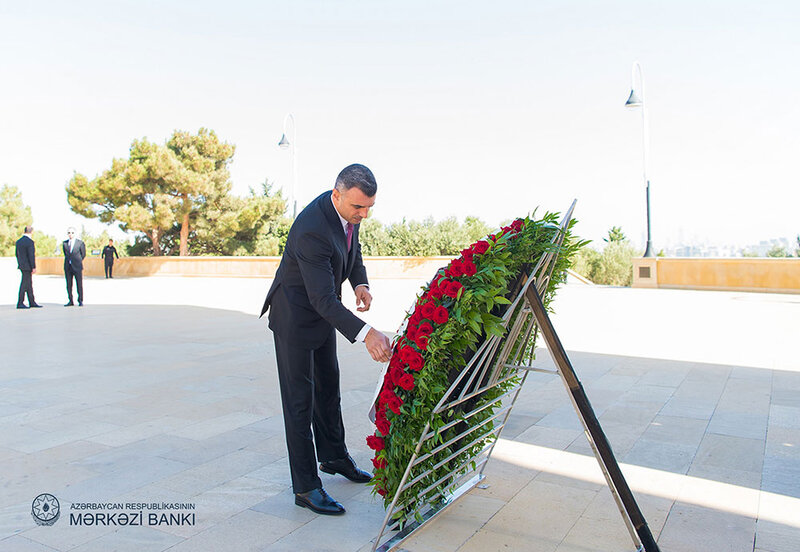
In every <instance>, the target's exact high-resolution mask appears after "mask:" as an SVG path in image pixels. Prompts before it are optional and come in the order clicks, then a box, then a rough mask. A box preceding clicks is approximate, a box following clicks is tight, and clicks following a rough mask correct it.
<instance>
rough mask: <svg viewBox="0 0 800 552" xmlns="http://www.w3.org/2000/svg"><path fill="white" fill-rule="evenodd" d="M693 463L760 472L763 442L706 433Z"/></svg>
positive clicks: (762, 459)
mask: <svg viewBox="0 0 800 552" xmlns="http://www.w3.org/2000/svg"><path fill="white" fill-rule="evenodd" d="M694 461H695V462H696V463H697V464H704V465H707V466H712V467H715V468H725V469H734V470H742V471H753V472H756V471H761V467H762V465H763V461H764V441H763V440H761V439H748V438H744V437H732V436H730V435H716V434H713V433H706V435H705V437H704V438H703V441H702V442H701V443H700V447H699V448H698V450H697V455H696V456H695V460H694Z"/></svg>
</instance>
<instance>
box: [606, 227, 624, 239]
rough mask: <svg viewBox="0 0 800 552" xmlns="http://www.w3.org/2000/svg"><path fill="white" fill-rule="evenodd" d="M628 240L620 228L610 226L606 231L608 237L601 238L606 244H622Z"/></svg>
mask: <svg viewBox="0 0 800 552" xmlns="http://www.w3.org/2000/svg"><path fill="white" fill-rule="evenodd" d="M627 239H628V238H627V237H626V236H625V233H624V232H623V231H622V227H620V226H612V227H611V228H610V229H609V230H608V236H607V237H605V238H603V241H604V242H606V243H615V242H624V241H626V240H627Z"/></svg>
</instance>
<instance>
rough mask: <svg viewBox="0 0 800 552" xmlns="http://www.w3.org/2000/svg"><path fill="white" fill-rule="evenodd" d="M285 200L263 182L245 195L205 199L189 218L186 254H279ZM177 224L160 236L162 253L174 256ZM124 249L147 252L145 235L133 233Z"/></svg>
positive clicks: (282, 243)
mask: <svg viewBox="0 0 800 552" xmlns="http://www.w3.org/2000/svg"><path fill="white" fill-rule="evenodd" d="M285 211H286V200H285V199H284V198H283V196H282V194H281V193H280V192H277V193H273V192H272V185H271V184H270V183H269V182H268V181H265V182H264V183H262V184H261V190H260V191H256V190H254V189H252V188H251V189H250V193H249V194H248V195H247V196H245V197H238V196H233V195H230V194H226V195H224V196H220V197H216V198H214V199H213V200H212V201H208V202H206V203H205V204H204V205H203V207H202V209H198V210H197V211H195V212H193V213H192V215H191V217H190V224H191V227H192V230H191V231H190V233H189V236H188V238H189V243H190V247H189V253H190V254H192V255H222V256H232V255H233V256H239V255H280V254H281V253H283V248H284V246H285V245H286V237H287V236H288V234H289V227H290V226H291V220H289V219H288V218H286V217H285V216H284V212H285ZM180 230H181V227H180V226H179V225H177V224H176V225H175V226H173V227H172V228H170V229H169V230H167V231H166V232H164V234H163V235H162V236H161V241H160V246H161V248H162V251H163V253H164V254H166V255H177V254H178V253H179V246H180ZM127 252H128V254H129V255H131V256H140V255H151V254H152V253H153V243H152V241H151V240H150V239H149V236H137V237H136V239H135V241H134V243H133V244H132V245H130V246H129V247H128V249H127Z"/></svg>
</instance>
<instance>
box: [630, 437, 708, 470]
mask: <svg viewBox="0 0 800 552" xmlns="http://www.w3.org/2000/svg"><path fill="white" fill-rule="evenodd" d="M696 452H697V447H696V446H692V445H676V444H673V443H663V442H659V441H650V440H647V439H639V440H638V441H636V444H634V445H633V447H632V448H631V450H630V451H629V452H628V453H627V454H626V455H625V456H624V457H623V458H622V460H624V461H625V462H626V463H628V464H636V465H637V466H644V467H647V468H654V469H658V470H666V471H669V472H672V473H686V472H687V471H688V470H689V466H690V465H691V464H692V460H694V455H695V453H696Z"/></svg>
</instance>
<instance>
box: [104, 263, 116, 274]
mask: <svg viewBox="0 0 800 552" xmlns="http://www.w3.org/2000/svg"><path fill="white" fill-rule="evenodd" d="M104 266H105V269H106V278H113V276H112V275H111V272H112V271H113V269H114V261H111V262H108V261H106V262H105V265H104Z"/></svg>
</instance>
